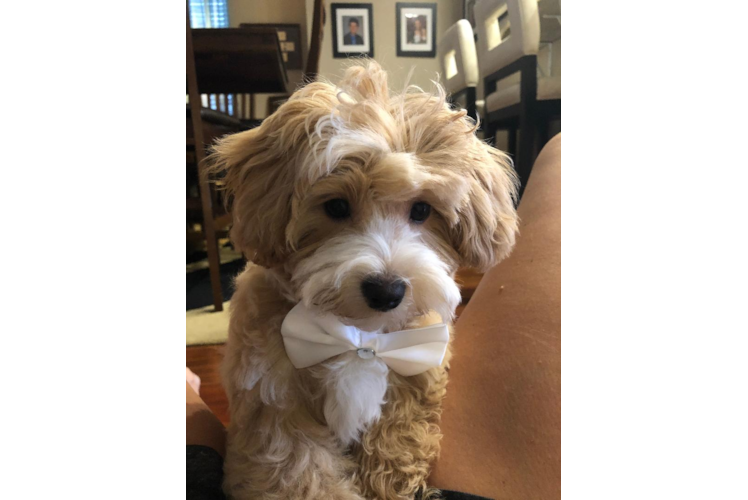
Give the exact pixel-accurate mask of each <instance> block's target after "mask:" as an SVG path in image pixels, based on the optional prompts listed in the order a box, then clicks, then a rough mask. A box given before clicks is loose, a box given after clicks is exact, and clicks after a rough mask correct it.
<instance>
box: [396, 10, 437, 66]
mask: <svg viewBox="0 0 748 500" xmlns="http://www.w3.org/2000/svg"><path fill="white" fill-rule="evenodd" d="M413 7H415V8H419V9H423V8H427V9H431V11H432V12H433V15H432V16H431V50H430V51H429V52H424V51H408V50H403V49H402V48H401V47H400V40H401V37H400V30H401V29H402V24H401V23H400V17H401V11H402V10H403V9H409V8H413ZM395 23H396V25H397V30H396V31H397V34H396V35H395V36H396V37H397V40H396V41H395V46H396V47H397V57H436V44H437V39H436V4H435V3H415V2H397V3H396V4H395Z"/></svg>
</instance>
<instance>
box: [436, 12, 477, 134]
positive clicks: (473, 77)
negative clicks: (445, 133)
mask: <svg viewBox="0 0 748 500" xmlns="http://www.w3.org/2000/svg"><path fill="white" fill-rule="evenodd" d="M436 56H437V58H438V59H439V65H440V67H441V77H442V81H443V82H444V89H445V90H446V91H447V92H448V93H449V99H450V101H451V102H452V104H453V105H456V106H460V107H462V108H463V109H465V110H466V111H467V114H468V116H470V117H472V118H473V119H476V120H477V117H478V111H477V108H476V91H475V88H476V87H477V86H478V81H479V75H478V55H477V53H476V50H475V37H474V36H473V27H472V26H470V23H469V22H468V21H467V20H466V19H460V20H459V21H457V22H456V23H455V24H453V25H452V26H450V28H449V29H448V30H447V31H446V32H445V33H444V35H443V36H442V38H441V40H439V45H438V47H437V49H436Z"/></svg>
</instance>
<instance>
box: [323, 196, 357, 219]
mask: <svg viewBox="0 0 748 500" xmlns="http://www.w3.org/2000/svg"><path fill="white" fill-rule="evenodd" d="M325 212H326V213H327V215H329V216H330V217H331V218H332V219H345V218H348V217H350V216H351V207H350V205H348V201H347V200H344V199H342V198H335V199H334V200H328V201H326V202H325Z"/></svg>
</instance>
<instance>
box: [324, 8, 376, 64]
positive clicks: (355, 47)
mask: <svg viewBox="0 0 748 500" xmlns="http://www.w3.org/2000/svg"><path fill="white" fill-rule="evenodd" d="M330 10H331V14H332V56H333V57H337V58H341V57H356V56H367V57H374V28H373V21H372V14H371V12H372V4H370V3H334V4H331V5H330Z"/></svg>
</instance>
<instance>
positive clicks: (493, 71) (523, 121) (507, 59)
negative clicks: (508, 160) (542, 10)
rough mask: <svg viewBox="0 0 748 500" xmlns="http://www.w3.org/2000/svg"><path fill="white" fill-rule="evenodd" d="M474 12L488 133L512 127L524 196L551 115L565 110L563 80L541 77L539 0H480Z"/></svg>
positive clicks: (487, 135) (511, 146) (511, 142)
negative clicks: (562, 107)
mask: <svg viewBox="0 0 748 500" xmlns="http://www.w3.org/2000/svg"><path fill="white" fill-rule="evenodd" d="M474 14H475V19H476V32H477V34H478V42H477V52H478V66H479V69H480V74H481V78H482V79H483V86H484V96H485V99H484V102H485V103H484V107H485V112H484V115H485V116H484V131H485V138H486V139H490V140H492V141H494V140H495V136H496V132H497V130H499V129H507V130H508V131H509V153H510V154H511V155H512V156H514V160H515V169H516V171H517V175H518V176H519V179H520V197H521V196H522V193H523V192H524V188H525V186H526V185H527V181H528V179H529V177H530V172H531V170H532V165H533V163H534V161H535V157H536V156H537V152H538V151H539V150H540V148H541V147H542V146H543V144H544V143H545V142H546V141H547V138H548V122H549V119H550V117H555V116H560V114H561V79H560V77H552V76H551V77H542V78H538V57H537V55H538V51H539V46H540V39H541V29H540V26H541V25H540V15H539V11H538V2H537V0H478V1H477V2H476V4H475V8H474Z"/></svg>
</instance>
